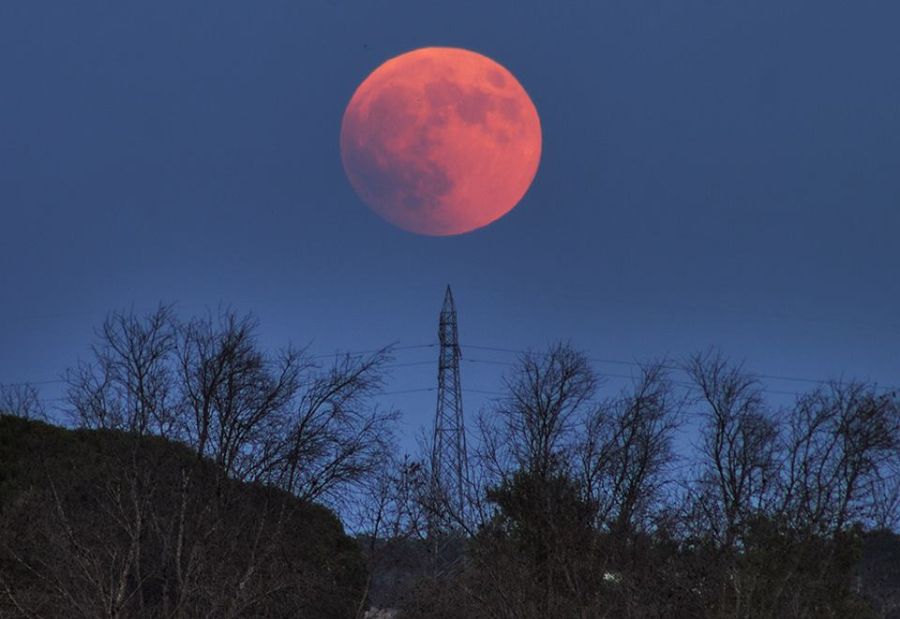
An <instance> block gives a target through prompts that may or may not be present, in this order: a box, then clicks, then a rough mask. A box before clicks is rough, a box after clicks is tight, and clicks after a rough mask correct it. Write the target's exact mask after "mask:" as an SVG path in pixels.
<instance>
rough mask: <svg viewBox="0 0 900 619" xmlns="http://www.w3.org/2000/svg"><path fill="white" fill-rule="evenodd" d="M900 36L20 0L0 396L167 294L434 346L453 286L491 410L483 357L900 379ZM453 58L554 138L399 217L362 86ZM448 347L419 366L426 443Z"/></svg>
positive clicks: (793, 385) (0, 215)
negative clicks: (717, 362)
mask: <svg viewBox="0 0 900 619" xmlns="http://www.w3.org/2000/svg"><path fill="white" fill-rule="evenodd" d="M898 23H900V3H897V2H894V1H893V0H883V1H869V0H857V1H855V2H844V1H837V0H815V1H803V2H801V1H794V0H758V1H755V2H746V1H743V0H727V1H724V2H722V1H717V2H713V1H712V0H706V1H697V0H685V1H679V2H671V1H668V0H655V1H645V0H609V1H593V0H592V1H583V2H560V3H556V2H547V1H544V0H527V1H522V0H519V1H515V2H513V1H510V2H486V1H484V0H477V1H472V2H452V3H451V2H443V3H436V2H422V1H421V0H406V1H393V2H362V1H360V2H354V3H350V2H340V1H336V0H335V1H324V0H321V1H318V0H302V1H301V0H265V1H250V0H243V1H237V0H215V1H211V0H209V1H203V2H200V1H197V2H185V1H184V0H154V1H153V2H149V1H145V2H108V1H104V2H101V1H98V0H80V1H79V2H69V1H65V0H55V1H45V0H3V2H2V3H0V234H2V236H0V294H2V297H0V298H2V303H0V382H18V381H34V382H38V383H44V381H54V380H56V379H58V378H59V376H60V374H61V373H62V372H63V371H64V370H65V368H66V367H68V366H70V365H72V364H73V363H74V362H75V360H76V359H77V358H78V356H79V355H82V356H84V355H86V353H87V350H88V346H89V344H90V342H91V338H92V331H93V329H94V328H95V327H96V326H97V325H98V324H99V323H100V321H101V320H102V318H103V316H104V315H105V314H106V313H107V312H108V311H110V310H113V309H118V308H123V307H124V308H127V307H134V308H135V309H137V310H140V311H143V310H148V309H151V308H153V307H154V306H155V305H156V304H157V303H158V302H160V301H164V302H177V304H178V305H177V307H178V308H179V311H180V313H181V314H182V315H184V316H188V315H190V314H194V313H199V312H204V311H205V310H206V308H210V307H213V308H214V307H216V306H218V305H219V304H220V303H224V304H230V305H232V306H233V307H234V308H236V309H238V310H240V311H253V312H255V313H256V314H257V315H258V316H259V318H260V320H261V322H262V334H263V336H264V338H265V341H266V342H267V343H270V344H272V345H273V346H274V345H281V344H284V343H286V342H287V341H293V342H295V343H298V344H303V343H311V349H312V350H313V351H314V352H316V353H329V352H334V351H335V350H337V349H349V350H361V349H369V348H373V347H378V346H381V345H383V344H387V343H390V342H399V345H400V346H404V347H406V346H410V347H415V346H422V345H425V344H429V343H432V342H434V341H435V340H436V329H437V324H436V321H437V313H438V311H439V309H440V304H441V301H442V296H443V289H444V286H445V285H446V284H447V283H450V284H451V285H452V286H453V289H454V293H455V296H456V300H457V305H458V308H459V310H460V317H459V321H460V336H461V343H462V348H463V355H464V358H465V362H464V365H463V368H462V372H463V384H464V389H466V388H467V389H468V390H469V391H468V392H467V393H466V395H465V402H466V406H467V409H468V412H469V413H470V414H472V413H474V411H476V410H478V408H479V407H481V406H483V405H484V403H485V402H486V401H487V399H489V398H490V397H491V392H496V391H498V389H499V383H498V377H499V376H500V374H501V373H502V371H503V370H504V369H506V368H507V366H506V365H504V364H505V363H509V362H510V361H512V360H513V355H512V354H511V353H507V352H502V351H497V350H493V351H492V350H485V349H483V348H475V347H487V348H503V349H511V350H517V349H522V348H527V347H543V346H544V345H546V344H547V343H549V342H551V341H554V340H559V339H564V340H571V342H572V343H573V344H575V345H576V346H578V347H580V348H583V349H585V350H587V351H589V353H590V354H591V356H592V357H594V358H596V359H598V365H597V369H598V370H600V371H601V372H608V373H611V374H614V375H615V376H610V377H609V378H608V382H607V387H608V388H611V389H615V388H617V387H618V386H619V385H620V384H621V382H622V380H623V379H622V378H620V376H624V375H627V374H628V373H629V372H630V371H631V370H632V369H633V368H632V367H631V366H629V365H627V364H624V363H608V362H607V361H624V362H630V361H634V360H647V359H649V358H651V357H659V356H663V355H666V356H670V357H676V358H677V357H681V356H683V355H686V354H688V353H690V352H693V351H697V350H701V349H705V348H707V347H709V346H718V347H721V348H722V349H723V350H724V351H725V352H726V353H727V354H728V355H730V356H733V357H734V358H736V359H743V360H746V363H747V365H748V367H749V368H751V369H753V370H756V371H758V372H760V373H762V374H766V375H771V376H788V377H809V378H829V377H840V376H845V377H851V376H852V377H860V378H866V379H871V380H875V381H878V382H879V383H881V384H884V385H888V384H894V385H896V384H900V277H898V266H900V211H898V205H900V68H898V58H900V37H898V36H897V24H898ZM432 45H441V46H454V47H464V48H468V49H472V50H474V51H478V52H480V53H482V54H485V55H487V56H489V57H491V58H493V59H495V60H496V61H498V62H500V63H501V64H503V65H504V66H505V67H507V68H508V69H509V70H510V71H512V73H513V74H514V75H515V76H516V77H517V78H518V79H519V81H520V82H521V83H522V85H523V86H524V87H525V89H526V90H527V91H528V93H529V94H530V96H531V98H532V100H533V101H534V103H535V105H536V106H537V110H538V113H539V114H540V117H541V122H542V126H543V154H542V160H541V166H540V169H539V170H538V173H537V177H536V179H535V181H534V184H533V185H532V187H531V190H530V191H529V193H528V194H527V195H526V197H525V198H524V200H523V201H522V202H521V203H520V205H519V206H518V207H517V208H516V209H514V210H513V211H512V212H511V213H510V214H509V215H507V216H506V217H504V218H502V219H501V220H500V221H498V222H496V223H494V224H492V225H491V226H488V227H487V228H484V229H481V230H478V231H476V232H474V233H471V234H468V235H463V236H458V237H449V238H432V237H422V236H415V235H413V234H410V233H407V232H404V231H402V230H399V229H396V228H394V227H392V226H390V225H389V224H387V223H385V222H384V221H383V220H381V219H380V218H378V217H377V216H376V215H375V214H373V213H372V212H371V211H369V210H368V209H367V208H366V207H365V206H364V205H363V204H362V203H361V202H360V201H359V199H358V198H357V197H356V195H355V194H354V192H353V190H352V189H351V187H350V185H349V183H348V182H347V180H346V178H345V175H344V171H343V169H342V167H341V158H340V153H339V142H338V140H339V132H340V123H341V116H342V114H343V111H344V107H345V106H346V104H347V102H348V101H349V98H350V96H351V95H352V93H353V91H354V89H355V88H356V86H357V85H358V84H359V83H360V81H362V80H363V79H364V78H365V77H366V75H368V74H369V72H371V71H372V70H373V69H374V68H376V67H377V66H378V65H379V64H381V63H382V62H384V61H385V60H386V59H388V58H390V57H392V56H395V55H397V54H400V53H403V52H406V51H409V50H411V49H415V48H418V47H422V46H432ZM436 355H437V351H436V350H435V349H434V348H404V349H402V350H398V352H397V359H396V364H395V365H396V367H395V368H394V370H393V377H392V379H391V384H390V385H389V387H388V390H389V393H388V395H386V396H384V398H385V403H386V404H394V405H396V406H398V407H400V408H401V409H402V410H403V412H404V414H405V423H406V429H407V431H408V434H409V436H412V435H413V434H414V433H415V431H416V430H417V428H419V427H420V426H428V425H429V424H430V422H431V415H432V414H433V407H434V397H435V394H434V392H433V391H427V390H428V389H433V387H434V385H435V374H436ZM766 384H767V385H768V386H769V388H770V389H771V390H772V391H773V395H776V396H778V395H783V393H782V392H794V391H798V390H802V389H805V388H808V387H809V386H810V385H809V384H808V383H802V382H798V381H786V380H782V379H774V378H772V379H767V383H766ZM41 387H42V388H43V392H44V394H45V395H46V397H47V398H48V399H50V401H51V405H53V404H54V400H55V398H58V397H59V395H60V393H61V385H60V384H59V383H58V382H46V383H44V384H42V385H41ZM407 391H408V392H407ZM398 392H406V393H398ZM774 392H778V393H774Z"/></svg>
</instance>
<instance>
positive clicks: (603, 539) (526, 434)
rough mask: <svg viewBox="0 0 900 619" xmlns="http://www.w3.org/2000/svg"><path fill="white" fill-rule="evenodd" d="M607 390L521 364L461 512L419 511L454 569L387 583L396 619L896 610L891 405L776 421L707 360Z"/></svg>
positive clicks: (895, 415) (648, 372) (583, 363)
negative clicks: (399, 614) (444, 542)
mask: <svg viewBox="0 0 900 619" xmlns="http://www.w3.org/2000/svg"><path fill="white" fill-rule="evenodd" d="M673 375H677V378H678V380H675V377H673ZM685 376H686V377H687V380H686V381H685V379H684V377H685ZM601 378H602V377H601V376H598V375H597V374H596V373H595V371H594V370H593V369H592V368H591V366H590V364H589V362H588V360H587V358H586V357H585V356H584V355H583V354H581V353H579V352H577V351H575V350H573V349H572V348H570V347H567V346H557V347H554V348H551V349H550V350H549V351H547V352H544V353H529V354H525V355H523V356H522V357H521V358H520V360H519V364H518V366H517V368H516V370H515V371H514V372H513V373H512V374H510V375H509V377H508V379H507V383H506V392H507V393H508V396H507V397H506V398H505V399H503V400H501V401H499V402H497V404H496V406H495V407H494V408H493V409H491V410H489V411H487V412H486V413H484V414H482V415H481V416H480V418H479V423H478V426H477V435H478V440H477V441H476V445H477V450H476V453H475V454H474V456H473V457H472V458H471V460H470V462H471V463H472V465H473V466H472V469H471V474H472V479H471V483H470V485H469V489H470V497H469V500H468V501H467V502H468V506H469V507H468V509H467V510H465V513H453V510H452V509H450V506H451V505H453V504H454V501H452V500H442V499H441V497H442V496H445V495H447V494H448V493H445V492H440V491H439V492H437V493H434V492H432V493H431V495H432V501H434V500H435V499H434V497H437V500H436V503H435V507H434V509H433V510H432V515H431V516H429V514H428V510H427V508H428V506H427V501H426V512H425V514H424V518H425V522H426V523H428V524H427V526H432V527H433V525H434V518H435V516H442V517H444V518H446V520H444V521H443V522H444V528H443V530H444V531H446V532H447V537H448V538H452V537H453V535H454V532H456V533H457V534H459V533H460V532H461V533H462V534H463V537H464V545H465V554H464V556H463V558H462V559H461V560H458V561H456V562H455V563H454V564H453V565H449V566H448V565H443V566H441V569H440V570H439V571H438V572H437V574H438V576H436V577H428V576H427V575H426V576H425V577H419V578H412V579H409V580H406V581H405V582H403V583H402V584H399V585H398V584H397V583H395V585H396V588H395V589H394V590H393V591H392V594H393V595H399V596H400V597H403V596H406V597H405V599H404V601H403V602H402V604H401V605H402V606H405V607H406V608H407V609H408V613H407V614H406V615H404V616H434V617H509V618H513V617H516V618H529V617H534V618H538V617H686V618H687V617H710V618H712V617H722V618H724V617H746V618H748V619H749V618H751V617H752V618H773V619H774V618H782V617H795V618H801V617H809V618H814V617H815V618H822V617H896V616H898V614H900V567H898V566H900V537H898V536H897V535H895V534H894V533H891V531H894V532H896V531H897V525H898V523H900V520H898V515H900V511H898V507H900V398H898V394H895V393H887V392H884V391H883V390H880V389H878V388H876V387H875V386H873V385H867V384H864V383H858V382H832V383H828V384H824V385H821V386H819V387H817V388H816V389H814V390H812V391H811V392H809V393H807V394H805V395H802V396H800V397H799V398H798V399H797V400H796V401H795V402H794V403H793V404H792V405H791V406H789V407H786V408H781V409H773V408H772V407H770V406H769V405H768V404H767V401H766V398H765V397H764V389H763V386H762V384H761V383H760V381H759V380H758V379H757V378H755V377H754V376H753V375H752V374H751V373H749V372H747V371H745V370H744V369H743V368H742V367H741V366H740V365H735V364H733V363H730V362H729V361H728V360H726V359H724V358H723V357H721V356H720V355H718V354H715V353H707V354H701V355H697V356H695V357H693V358H691V359H690V360H688V361H687V362H686V363H683V364H680V365H677V366H673V365H670V364H664V363H654V364H649V365H646V366H644V367H643V368H642V369H641V371H640V372H639V373H638V375H637V376H636V377H635V380H634V383H633V385H632V386H631V388H629V389H627V390H625V391H624V392H622V393H620V394H618V395H616V396H614V397H605V398H604V397H598V396H602V385H601V382H600V381H601ZM684 444H689V445H690V446H691V453H690V454H689V455H687V456H679V455H678V454H677V453H676V447H677V446H679V445H684ZM424 494H425V495H428V492H425V493H424ZM429 518H431V519H430V520H429ZM863 551H866V553H867V554H866V555H865V556H863ZM875 566H877V567H875ZM398 582H399V581H398Z"/></svg>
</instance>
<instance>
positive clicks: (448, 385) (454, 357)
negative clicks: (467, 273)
mask: <svg viewBox="0 0 900 619" xmlns="http://www.w3.org/2000/svg"><path fill="white" fill-rule="evenodd" d="M438 337H439V340H440V343H441V352H440V358H439V361H438V396H437V410H436V411H435V415H434V444H433V446H432V452H431V476H432V480H431V481H432V485H433V490H434V492H435V495H436V496H435V498H436V499H438V504H439V505H440V511H441V513H440V514H439V515H440V517H439V521H443V524H444V525H445V526H446V525H447V524H448V520H450V521H452V520H456V521H457V522H458V521H460V520H461V519H463V518H465V514H466V507H467V501H466V489H467V486H468V482H469V466H468V460H467V457H466V428H465V422H464V420H463V407H462V388H461V386H460V377H459V359H460V357H461V353H460V349H459V333H458V332H457V328H456V306H455V305H454V304H453V293H452V292H450V286H447V292H446V293H445V294H444V305H443V307H441V318H440V326H439V328H438Z"/></svg>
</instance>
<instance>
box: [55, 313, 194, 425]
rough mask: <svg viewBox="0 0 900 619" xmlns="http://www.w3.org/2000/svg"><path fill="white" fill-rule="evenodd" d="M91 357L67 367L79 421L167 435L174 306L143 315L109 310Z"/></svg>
mask: <svg viewBox="0 0 900 619" xmlns="http://www.w3.org/2000/svg"><path fill="white" fill-rule="evenodd" d="M97 336H98V339H99V341H98V343H97V344H95V345H94V346H93V347H92V349H91V352H92V353H93V361H92V362H82V363H79V364H78V365H77V366H76V367H75V368H74V369H73V370H70V371H69V372H68V373H67V381H68V385H69V387H68V400H69V403H70V405H71V413H72V415H73V417H74V421H75V422H76V424H77V425H79V426H82V427H86V428H102V429H113V430H126V431H128V432H134V433H137V434H140V435H143V434H147V433H151V432H152V433H155V434H160V435H162V436H169V435H170V434H171V432H172V426H173V424H174V423H175V415H176V412H177V397H178V394H177V393H176V390H175V385H174V376H173V370H174V368H173V364H172V361H173V359H172V354H173V353H174V351H175V343H176V340H175V338H176V332H175V322H174V316H173V313H172V308H171V306H164V305H161V306H160V307H159V308H158V309H157V310H156V311H154V312H152V313H151V314H149V315H147V316H145V317H140V316H138V315H136V314H135V313H134V312H116V313H112V314H110V315H109V316H108V317H107V318H106V320H105V321H104V322H103V325H102V326H101V328H100V330H99V332H98V333H97Z"/></svg>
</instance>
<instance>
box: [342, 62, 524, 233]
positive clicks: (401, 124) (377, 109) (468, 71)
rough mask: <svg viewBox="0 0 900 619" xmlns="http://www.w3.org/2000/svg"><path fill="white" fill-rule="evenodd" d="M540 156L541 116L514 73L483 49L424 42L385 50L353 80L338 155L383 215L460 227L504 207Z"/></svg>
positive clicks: (482, 222) (514, 199) (449, 229)
mask: <svg viewBox="0 0 900 619" xmlns="http://www.w3.org/2000/svg"><path fill="white" fill-rule="evenodd" d="M540 157H541V123H540V119H539V118H538V114H537V110H536V109H535V107H534V103H532V102H531V99H530V98H529V96H528V93H526V92H525V89H524V88H522V85H521V84H519V82H518V81H517V80H516V78H515V77H514V76H513V75H512V73H510V72H509V71H508V70H507V69H505V68H504V67H503V66H501V65H500V64H498V63H496V62H494V61H493V60H491V59H490V58H487V57H486V56H482V55H481V54H477V53H475V52H471V51H468V50H464V49H457V48H448V47H426V48H422V49H417V50H414V51H411V52H408V53H405V54H402V55H400V56H397V57H395V58H392V59H390V60H388V61H387V62H385V63H384V64H382V65H381V66H380V67H378V68H377V69H375V70H374V71H373V72H372V73H371V74H370V75H369V76H368V77H367V78H366V79H365V80H364V81H363V82H362V84H360V85H359V87H358V88H357V89H356V92H355V93H353V97H352V98H351V99H350V103H349V104H348V105H347V109H346V111H345V112H344V119H343V123H342V125H341V158H342V160H343V164H344V170H345V171H346V173H347V177H348V178H349V180H350V184H351V185H352V186H353V188H354V190H355V191H356V193H357V194H358V195H359V197H360V198H362V200H363V202H365V203H366V204H367V205H368V206H369V207H370V208H371V209H372V210H374V211H375V212H376V213H377V214H378V215H380V216H381V217H382V218H384V219H386V220H387V221H389V222H390V223H392V224H394V225H395V226H398V227H400V228H403V229H405V230H409V231H410V232H415V233H417V234H427V235H432V236H448V235H454V234H463V233H465V232H470V231H472V230H475V229H477V228H481V227H483V226H486V225H488V224H489V223H491V222H493V221H496V220H497V219H499V218H500V217H502V216H503V215H505V214H506V213H508V212H509V211H510V210H511V209H512V208H513V207H514V206H515V205H516V204H518V202H519V201H520V200H521V199H522V197H523V196H524V195H525V192H526V191H528V187H529V186H530V185H531V181H532V180H533V179H534V175H535V173H536V172H537V168H538V163H539V161H540Z"/></svg>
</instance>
